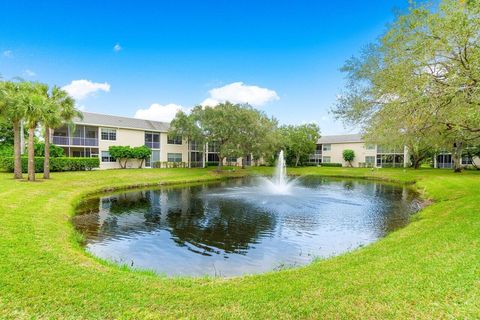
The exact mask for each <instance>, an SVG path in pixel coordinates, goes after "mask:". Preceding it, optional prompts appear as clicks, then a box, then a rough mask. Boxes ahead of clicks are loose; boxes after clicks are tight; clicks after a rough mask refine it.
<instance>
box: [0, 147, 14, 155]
mask: <svg viewBox="0 0 480 320" xmlns="http://www.w3.org/2000/svg"><path fill="white" fill-rule="evenodd" d="M0 157H13V146H12V145H0Z"/></svg>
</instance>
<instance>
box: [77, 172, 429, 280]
mask: <svg viewBox="0 0 480 320" xmlns="http://www.w3.org/2000/svg"><path fill="white" fill-rule="evenodd" d="M258 179H260V178H245V179H235V180H228V181H223V182H216V183H208V184H201V185H191V186H183V187H162V188H156V189H150V190H136V191H125V192H122V193H114V194H109V195H101V196H98V197H91V198H87V199H85V200H84V201H83V202H82V204H81V205H80V206H79V207H78V210H77V215H76V216H75V217H74V220H73V222H74V225H75V227H76V228H77V230H79V231H80V232H81V233H82V234H84V236H85V239H86V241H85V247H86V250H87V251H89V252H91V253H92V254H93V255H95V256H98V257H101V258H104V259H107V260H110V261H114V262H116V263H119V264H126V265H128V266H131V267H133V268H141V269H150V270H154V271H155V272H157V273H159V274H166V275H169V276H173V275H188V276H203V275H211V276H236V275H242V274H254V273H262V272H266V271H270V270H278V269H282V268H289V267H292V266H300V265H305V264H307V263H309V262H311V261H312V260H313V259H315V258H317V257H321V258H324V257H329V256H334V255H338V254H341V253H344V252H346V251H350V250H353V249H355V248H358V247H360V246H364V245H366V244H369V243H371V242H374V241H376V240H378V239H379V238H382V237H384V236H385V235H386V234H388V233H389V232H391V231H393V230H396V229H398V228H401V227H403V226H405V225H406V224H407V223H408V222H409V219H410V217H411V215H412V213H414V212H416V211H417V210H418V209H419V207H420V201H419V199H418V197H417V194H416V193H414V192H412V191H411V190H410V189H409V188H406V187H402V186H398V185H391V184H383V183H379V182H374V181H365V180H340V179H330V178H328V179H327V178H321V177H302V178H299V179H298V180H297V181H296V188H295V189H294V190H293V192H292V193H291V194H270V193H268V192H267V193H266V192H264V190H263V187H262V183H261V182H259V180H258Z"/></svg>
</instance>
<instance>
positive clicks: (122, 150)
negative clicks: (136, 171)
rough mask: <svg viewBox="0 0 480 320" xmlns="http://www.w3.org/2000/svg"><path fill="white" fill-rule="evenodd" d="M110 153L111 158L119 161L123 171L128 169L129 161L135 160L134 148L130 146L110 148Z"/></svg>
mask: <svg viewBox="0 0 480 320" xmlns="http://www.w3.org/2000/svg"><path fill="white" fill-rule="evenodd" d="M108 152H109V153H110V156H111V157H113V158H115V159H116V160H118V163H119V164H120V167H121V168H122V169H125V168H127V162H128V159H132V158H133V153H132V148H131V147H130V146H110V147H109V148H108Z"/></svg>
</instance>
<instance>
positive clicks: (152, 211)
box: [75, 187, 276, 255]
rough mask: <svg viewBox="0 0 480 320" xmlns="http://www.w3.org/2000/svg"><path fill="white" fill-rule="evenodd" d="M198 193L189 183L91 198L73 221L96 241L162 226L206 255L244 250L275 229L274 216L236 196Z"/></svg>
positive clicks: (188, 246) (179, 241)
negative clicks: (226, 197) (228, 198)
mask: <svg viewBox="0 0 480 320" xmlns="http://www.w3.org/2000/svg"><path fill="white" fill-rule="evenodd" d="M199 193H200V187H191V188H182V189H170V190H150V191H139V192H128V193H123V194H117V195H113V196H110V197H104V198H92V199H89V202H88V209H86V208H82V209H83V210H82V213H86V214H83V215H81V216H78V218H77V220H76V222H75V225H76V227H77V229H79V230H80V231H82V233H84V234H88V235H90V236H93V237H94V238H95V239H97V240H100V239H106V238H109V237H118V236H122V235H127V236H129V237H131V236H134V235H135V234H140V233H144V232H152V231H156V230H159V229H164V230H168V231H169V232H170V233H171V236H172V239H173V240H174V241H175V243H177V244H178V245H180V246H186V247H187V248H188V250H191V251H193V252H197V253H199V254H204V255H210V254H212V253H220V252H221V251H224V252H227V253H239V254H245V253H246V252H247V250H248V249H249V248H250V247H251V245H252V244H255V243H257V242H258V240H259V238H260V237H261V236H262V235H263V234H266V233H271V232H272V231H273V230H274V228H275V223H276V222H275V218H274V216H273V215H270V214H266V213H263V212H256V211H257V210H254V209H253V208H251V207H249V205H248V204H245V203H241V202H237V201H233V200H232V201H225V200H220V199H215V200H204V199H202V197H200V196H199Z"/></svg>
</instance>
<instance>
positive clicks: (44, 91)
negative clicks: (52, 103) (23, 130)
mask: <svg viewBox="0 0 480 320" xmlns="http://www.w3.org/2000/svg"><path fill="white" fill-rule="evenodd" d="M30 89H31V90H30V94H29V96H28V99H27V100H28V103H27V105H26V109H27V110H26V115H25V120H26V123H27V126H28V181H35V149H34V139H35V130H36V129H37V126H38V123H39V122H40V121H41V119H42V117H43V115H44V113H45V110H46V109H47V108H48V104H49V102H48V85H46V84H43V83H30Z"/></svg>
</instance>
